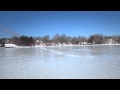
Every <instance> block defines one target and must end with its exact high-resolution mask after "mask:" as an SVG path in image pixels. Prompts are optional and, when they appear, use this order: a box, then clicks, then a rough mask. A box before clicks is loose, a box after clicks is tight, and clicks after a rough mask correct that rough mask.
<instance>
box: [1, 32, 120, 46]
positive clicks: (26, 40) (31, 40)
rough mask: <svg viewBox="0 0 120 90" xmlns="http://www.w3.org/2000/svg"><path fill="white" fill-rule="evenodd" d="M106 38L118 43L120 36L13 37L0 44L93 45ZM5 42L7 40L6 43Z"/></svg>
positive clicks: (102, 42)
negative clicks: (82, 43) (84, 43)
mask: <svg viewBox="0 0 120 90" xmlns="http://www.w3.org/2000/svg"><path fill="white" fill-rule="evenodd" d="M106 37H112V39H114V40H117V42H118V43H120V35H114V36H103V35H102V34H93V35H90V36H89V37H85V36H81V35H79V36H74V37H71V36H67V35H65V34H62V35H60V34H55V35H54V36H53V37H52V38H51V39H50V36H49V35H46V36H43V37H41V36H38V37H32V36H30V37H28V36H24V35H22V36H19V37H18V36H14V37H11V38H0V44H2V45H4V44H5V43H14V44H16V45H21V46H23V45H24V46H29V45H30V44H32V45H34V44H35V41H36V40H41V41H42V42H43V43H50V42H55V44H58V43H61V44H63V43H65V44H79V42H88V43H93V42H94V43H95V44H104V43H105V41H106ZM6 40H9V41H8V42H6Z"/></svg>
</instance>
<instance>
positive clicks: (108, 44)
mask: <svg viewBox="0 0 120 90" xmlns="http://www.w3.org/2000/svg"><path fill="white" fill-rule="evenodd" d="M104 45H105V46H114V45H120V44H93V45H63V46H59V45H56V46H15V47H14V46H13V47H9V48H40V47H41V48H42V47H74V46H104ZM4 48H6V47H4Z"/></svg>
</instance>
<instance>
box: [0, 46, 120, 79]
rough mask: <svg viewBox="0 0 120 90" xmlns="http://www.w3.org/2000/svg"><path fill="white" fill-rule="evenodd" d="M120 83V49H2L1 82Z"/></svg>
mask: <svg viewBox="0 0 120 90" xmlns="http://www.w3.org/2000/svg"><path fill="white" fill-rule="evenodd" d="M35 78H36V79H120V45H95V46H94V45H90V46H67V47H66V46H61V47H59V46H57V47H26V48H3V47H0V79H35Z"/></svg>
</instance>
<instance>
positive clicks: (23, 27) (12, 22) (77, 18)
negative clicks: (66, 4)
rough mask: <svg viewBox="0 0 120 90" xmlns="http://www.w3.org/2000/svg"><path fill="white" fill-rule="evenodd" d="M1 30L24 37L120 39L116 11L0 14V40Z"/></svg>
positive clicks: (2, 35)
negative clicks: (95, 35) (112, 36)
mask: <svg viewBox="0 0 120 90" xmlns="http://www.w3.org/2000/svg"><path fill="white" fill-rule="evenodd" d="M5 30H9V31H12V32H16V33H19V34H20V35H27V36H45V35H50V37H52V36H53V35H55V34H56V33H59V34H60V35H61V34H66V35H68V36H72V37H73V36H78V35H81V36H87V37H88V36H89V35H92V34H103V35H120V11H0V37H9V36H12V35H11V34H8V33H9V32H8V33H5V32H4V31H5Z"/></svg>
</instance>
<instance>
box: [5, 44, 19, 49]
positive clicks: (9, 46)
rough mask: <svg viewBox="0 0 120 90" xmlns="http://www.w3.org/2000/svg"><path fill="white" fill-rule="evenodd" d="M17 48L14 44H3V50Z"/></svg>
mask: <svg viewBox="0 0 120 90" xmlns="http://www.w3.org/2000/svg"><path fill="white" fill-rule="evenodd" d="M17 47H18V46H17V45H15V44H5V48H17Z"/></svg>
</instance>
